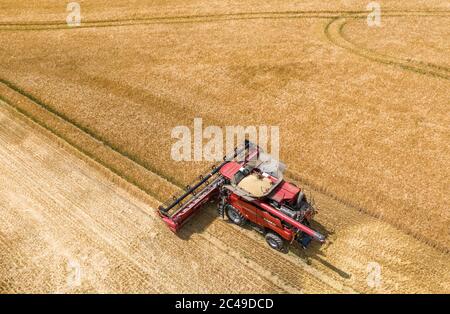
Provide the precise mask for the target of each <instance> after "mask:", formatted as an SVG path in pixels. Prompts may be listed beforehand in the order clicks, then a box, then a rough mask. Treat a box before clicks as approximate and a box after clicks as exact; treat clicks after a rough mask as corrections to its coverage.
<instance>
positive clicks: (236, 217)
mask: <svg viewBox="0 0 450 314" xmlns="http://www.w3.org/2000/svg"><path fill="white" fill-rule="evenodd" d="M225 213H226V214H227V217H228V219H230V220H231V222H233V223H234V224H236V225H238V226H242V225H244V224H245V222H246V219H245V217H244V216H243V215H242V214H241V213H240V212H239V211H238V210H237V209H236V208H234V207H233V206H231V205H229V204H228V205H226V207H225Z"/></svg>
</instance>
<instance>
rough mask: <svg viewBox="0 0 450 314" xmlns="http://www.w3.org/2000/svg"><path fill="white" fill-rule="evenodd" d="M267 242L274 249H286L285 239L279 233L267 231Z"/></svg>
mask: <svg viewBox="0 0 450 314" xmlns="http://www.w3.org/2000/svg"><path fill="white" fill-rule="evenodd" d="M266 241H267V244H268V245H269V246H270V247H271V248H272V249H274V250H277V251H281V252H282V251H284V240H283V238H281V237H280V236H279V235H278V234H276V233H273V232H267V234H266Z"/></svg>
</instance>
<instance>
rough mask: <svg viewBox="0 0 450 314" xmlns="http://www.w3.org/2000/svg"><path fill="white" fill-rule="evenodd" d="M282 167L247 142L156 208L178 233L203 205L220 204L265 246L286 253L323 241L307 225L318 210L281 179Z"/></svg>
mask: <svg viewBox="0 0 450 314" xmlns="http://www.w3.org/2000/svg"><path fill="white" fill-rule="evenodd" d="M283 171H284V165H283V164H282V163H280V162H278V161H277V160H274V159H272V158H271V157H270V156H269V155H268V154H266V153H264V152H263V151H262V149H261V148H260V147H258V146H256V145H255V144H253V143H251V142H249V141H245V143H244V144H243V145H241V146H239V147H236V148H235V150H234V153H233V154H232V156H228V157H227V156H225V157H224V161H223V162H222V163H221V164H220V165H219V166H215V167H213V168H212V171H211V172H210V173H208V174H207V175H205V176H200V177H199V179H198V181H197V182H196V183H195V184H194V185H193V186H187V187H186V191H185V192H183V193H182V194H181V195H178V196H174V197H173V198H171V199H169V200H168V201H167V202H165V203H164V204H162V205H161V206H159V208H158V211H159V214H160V216H161V217H162V219H163V220H164V222H165V223H166V224H167V225H168V226H169V228H170V230H172V231H173V232H177V231H178V230H179V229H180V228H181V227H182V226H183V224H185V223H186V221H188V219H189V218H191V217H192V216H193V215H194V214H195V213H196V212H197V211H198V210H199V209H200V208H201V207H202V206H203V205H204V204H205V203H206V202H208V201H214V200H218V211H219V215H221V216H222V217H224V214H226V216H227V217H228V219H229V220H230V221H231V222H233V223H235V224H237V225H239V226H242V225H244V224H246V223H249V222H250V223H252V225H253V226H255V227H257V229H258V230H260V231H262V232H263V233H264V234H265V238H266V241H267V243H268V244H269V246H270V247H271V248H273V249H276V250H279V251H284V250H285V248H286V245H285V244H286V243H292V242H293V241H297V242H298V243H299V244H300V245H301V246H302V247H303V248H306V247H307V246H308V244H309V243H310V242H311V240H313V239H315V240H317V241H319V242H321V243H323V242H324V241H325V237H324V236H323V235H322V234H320V233H318V232H317V231H314V230H313V229H311V227H310V222H311V220H312V218H313V217H314V215H315V213H316V210H315V208H314V207H313V206H312V205H311V204H310V202H308V200H307V199H306V197H305V195H304V193H303V192H302V191H301V189H300V188H298V187H297V186H295V185H294V184H292V183H289V182H286V181H284V180H283Z"/></svg>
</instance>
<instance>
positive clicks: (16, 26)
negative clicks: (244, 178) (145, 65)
mask: <svg viewBox="0 0 450 314" xmlns="http://www.w3.org/2000/svg"><path fill="white" fill-rule="evenodd" d="M446 13H448V12H441V11H439V12H432V11H430V12H420V11H404V12H398V11H395V12H394V11H392V12H389V13H388V14H392V15H390V16H407V15H411V16H430V15H433V16H448V15H445V14H446ZM365 14H366V13H365V12H359V11H311V12H265V13H239V14H221V15H198V16H181V17H151V18H145V19H130V20H127V19H124V20H109V21H89V22H86V23H84V25H82V26H81V27H77V28H76V29H79V28H96V27H120V26H131V25H148V24H155V23H166V24H171V23H205V22H217V21H229V20H240V19H241V20H244V19H247V20H250V19H289V18H325V19H331V22H330V23H329V24H328V25H327V27H326V29H325V33H326V34H327V36H328V38H329V39H330V41H331V42H332V43H333V44H335V45H337V46H339V47H341V48H344V49H346V50H348V51H350V52H352V53H355V54H358V55H361V56H363V57H366V58H368V59H370V60H372V61H376V62H379V63H383V64H389V65H397V66H400V67H401V68H403V69H405V70H411V71H414V72H418V73H421V74H426V75H432V76H434V77H438V78H444V79H448V77H447V76H445V75H446V74H445V73H446V72H448V69H440V68H436V66H434V65H430V64H425V65H423V64H422V65H421V63H419V62H417V61H411V60H409V61H405V60H401V59H398V58H394V57H389V56H383V55H380V54H377V53H375V52H371V51H368V50H366V49H364V48H362V47H357V46H356V45H354V44H352V43H351V42H350V41H349V40H348V39H347V38H345V37H344V36H343V34H342V29H343V28H344V26H345V23H346V20H345V18H365V16H366V15H365ZM68 29H70V28H69V27H67V26H66V24H65V23H55V22H52V23H46V22H35V23H27V24H20V23H3V24H0V31H46V30H68ZM71 30H74V29H71ZM0 83H1V84H2V85H3V86H4V87H7V88H8V89H10V90H12V91H14V93H17V94H20V95H21V96H22V97H24V98H26V99H28V101H30V102H31V103H33V106H37V107H40V108H41V109H43V110H44V111H47V112H48V114H49V115H50V116H53V117H52V118H53V119H57V120H60V121H62V122H64V123H68V124H70V125H71V126H72V127H74V128H75V129H76V130H77V132H81V133H84V134H86V135H87V136H88V137H90V138H91V139H92V140H93V141H94V142H99V143H101V144H102V145H105V146H106V147H107V149H108V150H110V151H111V152H112V153H114V154H117V155H118V156H120V157H121V158H125V159H128V160H130V161H131V162H132V163H134V164H136V166H137V167H138V168H140V169H141V170H146V171H148V172H150V173H153V175H155V176H158V177H160V179H161V180H162V181H161V182H162V183H163V184H167V185H171V188H176V186H179V185H178V184H177V183H176V182H170V180H167V178H164V177H163V176H162V174H160V173H158V170H157V169H154V168H153V167H149V165H146V164H145V163H143V162H142V161H140V160H138V159H136V158H134V157H133V156H129V155H128V154H127V152H125V151H123V150H120V149H119V148H117V147H115V146H114V144H113V143H108V142H107V141H105V140H104V139H103V138H102V137H101V136H99V135H98V134H95V133H93V132H91V131H90V130H88V129H85V128H82V127H80V126H79V125H77V124H76V123H75V122H74V121H72V120H71V119H70V118H69V117H65V116H63V115H62V114H60V113H59V112H57V111H55V110H52V109H51V108H50V107H49V106H47V105H46V104H45V103H43V102H41V101H40V100H38V99H37V98H36V97H34V96H33V95H31V94H29V93H27V92H25V91H24V90H22V89H21V88H20V87H19V86H17V85H15V84H14V83H12V82H10V81H8V80H5V79H0ZM0 98H1V99H3V100H5V101H7V103H8V104H9V105H11V106H13V107H15V108H16V109H18V110H19V111H21V112H22V113H24V114H26V115H27V116H29V117H30V118H32V119H33V120H34V121H35V122H37V123H39V124H40V125H41V126H44V127H45V128H47V129H48V130H50V131H52V132H53V133H55V134H56V135H57V136H58V137H61V138H62V139H64V140H66V141H67V142H69V143H70V144H71V145H73V146H74V147H76V148H77V149H78V150H79V151H81V152H82V153H84V154H86V155H87V156H89V157H91V158H93V159H94V160H96V161H97V162H100V163H102V165H103V166H105V167H107V168H109V169H110V170H112V171H113V172H115V173H116V174H118V175H119V176H122V177H124V178H125V179H126V180H127V181H129V182H130V183H132V184H134V185H136V186H138V187H140V188H141V189H142V186H140V185H139V182H137V181H135V180H133V179H132V178H130V177H127V176H123V173H121V172H120V170H117V169H115V168H114V167H113V168H111V165H109V164H108V162H102V160H99V158H98V157H97V156H95V152H94V153H93V152H90V151H86V150H85V149H84V148H83V147H82V146H81V145H80V144H79V143H77V142H76V141H74V140H72V139H69V138H67V137H66V136H65V135H64V134H62V133H59V132H58V130H55V128H54V126H52V124H51V123H48V124H47V122H46V121H45V119H38V118H36V117H34V116H33V114H30V113H29V112H27V110H26V109H24V108H23V107H19V106H17V105H16V104H15V102H14V101H11V99H10V98H9V97H6V98H8V99H6V98H5V97H0ZM146 192H147V193H148V194H150V195H151V196H155V195H154V194H153V193H152V191H149V190H146ZM321 192H323V191H321ZM325 194H326V193H325ZM328 196H331V197H332V198H335V199H337V200H339V199H338V198H337V197H336V196H334V195H328ZM328 202H330V203H332V201H330V200H328ZM333 206H334V205H333ZM350 212H352V213H353V212H354V211H353V210H351V209H350V210H348V212H346V213H340V214H338V216H340V217H341V218H342V219H348V218H349V215H347V214H349V213H350ZM350 216H351V217H350V219H351V220H349V221H347V223H355V224H358V221H360V220H366V218H361V216H360V215H359V214H356V213H353V214H351V215H350ZM200 219H202V220H205V221H208V220H209V218H208V216H207V215H206V216H202V217H201V218H200ZM352 219H355V220H353V221H352ZM368 219H369V220H370V218H368ZM161 226H162V224H161ZM162 227H164V226H162ZM190 228H192V227H190ZM108 230H109V231H108V232H110V231H111V230H112V229H108ZM105 234H106V233H105ZM218 234H219V235H220V236H218ZM199 237H202V238H203V239H204V240H205V239H206V240H207V241H208V242H210V243H211V244H212V245H213V246H214V247H216V248H219V249H221V250H222V251H223V252H224V253H225V255H231V256H232V257H233V258H234V259H236V260H237V261H239V262H240V263H241V264H249V265H250V266H251V268H252V269H253V270H254V271H255V272H256V273H258V274H259V275H260V276H262V277H263V278H266V279H267V280H269V281H271V282H272V284H273V285H274V287H278V289H280V290H282V291H291V292H295V291H302V292H308V291H310V290H309V289H304V288H303V287H304V285H305V282H306V283H307V284H311V286H313V287H315V289H316V291H330V292H339V291H340V292H343V291H345V292H353V291H354V290H353V289H352V288H350V287H349V286H348V285H349V284H350V283H349V282H348V279H349V278H348V277H347V278H346V276H343V275H342V274H341V275H336V273H339V271H338V272H336V269H335V270H332V268H333V267H332V266H333V265H331V264H329V262H327V261H326V260H325V261H323V260H322V261H321V264H322V266H321V265H320V264H315V265H314V267H312V266H309V265H308V264H307V263H305V262H304V261H302V260H301V259H298V258H297V257H295V256H292V255H287V256H283V255H281V256H280V255H279V254H277V253H274V252H272V251H270V250H268V249H267V248H266V247H265V246H264V245H262V246H261V245H259V244H258V245H256V247H255V241H254V237H255V236H254V233H253V231H250V232H247V231H241V230H238V229H236V228H234V226H230V225H227V224H224V223H222V222H218V223H213V224H211V227H210V228H209V229H207V230H206V231H204V232H202V233H201V235H200V236H199ZM236 238H238V239H239V241H238V242H239V244H238V245H236V247H235V246H233V247H232V248H231V247H230V245H229V244H228V241H231V242H234V243H235V242H236V241H235V239H236ZM334 241H339V239H334ZM260 242H262V241H261V240H260ZM418 247H420V245H419V246H418ZM248 251H255V252H256V254H254V255H255V256H256V257H257V258H251V257H250V256H249V255H248ZM321 254H323V252H322V253H321ZM387 254H388V255H389V254H395V253H387ZM261 256H263V257H264V258H259V257H261ZM145 258H150V256H146V257H145ZM249 258H250V259H249ZM315 258H318V259H320V257H315ZM266 261H268V263H269V264H270V265H272V266H273V265H276V264H279V263H280V261H282V262H283V264H284V265H286V267H287V269H288V270H289V271H286V272H282V273H280V274H276V271H275V272H274V271H273V270H272V273H275V274H270V273H267V271H268V270H267V269H266V267H265V266H266V264H265V263H266ZM327 263H328V264H329V265H328V266H327V267H323V265H326V264H327ZM330 265H331V266H330ZM317 266H319V267H318V268H317ZM297 267H301V268H302V269H303V270H304V271H305V272H306V273H307V275H306V277H305V275H301V274H295V275H293V273H295V272H296V271H297V269H296V268H297ZM343 272H344V273H345V271H343ZM162 290H164V289H162ZM356 290H358V291H364V290H365V289H364V288H361V287H358V288H357V289H356Z"/></svg>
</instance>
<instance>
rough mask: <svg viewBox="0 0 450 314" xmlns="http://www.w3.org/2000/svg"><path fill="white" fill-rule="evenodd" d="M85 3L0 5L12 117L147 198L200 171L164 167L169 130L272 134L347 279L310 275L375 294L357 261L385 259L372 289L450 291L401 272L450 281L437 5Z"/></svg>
mask: <svg viewBox="0 0 450 314" xmlns="http://www.w3.org/2000/svg"><path fill="white" fill-rule="evenodd" d="M79 3H80V5H81V8H82V16H83V19H82V24H81V26H80V27H77V28H70V27H68V26H67V25H66V23H65V17H66V15H67V12H66V11H65V6H61V4H60V3H59V2H58V1H50V0H46V1H39V2H38V1H19V2H17V1H10V0H8V1H3V2H2V4H0V22H1V23H0V41H1V43H2V46H1V49H0V99H1V100H2V101H3V102H4V103H5V104H7V106H9V107H12V108H15V109H16V110H18V111H19V112H21V114H23V115H25V116H27V117H28V118H31V119H32V120H34V122H37V124H39V125H41V126H43V127H45V128H46V129H47V130H49V131H50V132H52V133H53V134H54V135H56V136H58V137H60V138H62V139H63V140H64V141H66V142H67V143H69V144H70V145H72V146H74V147H75V148H76V149H77V150H78V151H80V152H81V153H82V154H83V155H84V156H87V157H89V158H91V159H93V160H95V161H96V162H97V163H98V165H101V166H102V167H106V168H107V169H109V171H112V172H113V173H114V175H115V176H116V175H117V176H120V177H121V178H122V179H125V181H126V182H129V183H131V184H132V185H134V186H137V187H138V188H139V189H141V190H143V191H145V192H146V194H147V195H149V196H150V197H152V198H154V199H156V200H158V201H163V200H164V199H165V198H166V197H167V196H169V195H170V194H171V193H173V192H175V191H178V190H179V189H180V187H182V186H184V185H185V184H187V183H189V182H190V181H191V180H192V179H193V178H194V177H195V176H196V175H198V174H200V173H201V172H202V171H203V170H204V169H205V167H207V166H209V164H208V163H204V162H176V161H174V160H172V159H171V158H170V149H171V146H172V144H173V143H174V140H173V139H172V138H171V137H170V134H171V130H172V129H173V128H174V127H176V126H179V125H187V126H189V127H192V125H193V119H194V118H196V117H198V118H202V119H203V124H204V125H206V126H207V125H217V126H220V127H224V126H227V125H243V126H246V125H269V126H270V125H276V126H279V128H280V132H281V133H280V140H281V156H280V157H281V159H282V160H283V161H284V162H285V163H286V164H287V165H288V172H287V177H288V178H290V179H292V180H295V181H297V182H299V184H301V185H306V187H307V189H308V190H311V191H312V192H313V193H314V194H315V195H317V199H318V204H319V207H320V208H321V211H320V214H319V216H321V218H318V219H319V222H320V224H321V225H323V226H324V228H325V229H329V230H333V232H335V234H334V235H333V236H332V238H333V240H334V242H333V244H331V245H330V246H329V247H328V248H326V256H327V258H328V259H330V260H331V261H333V264H334V263H336V264H338V265H339V268H344V269H345V268H347V267H348V268H349V269H351V271H350V272H351V273H352V274H353V277H351V276H350V277H351V278H353V279H349V278H347V277H346V276H342V272H341V273H340V275H339V272H338V273H337V274H336V272H331V271H330V270H329V269H328V268H329V267H328V268H327V267H326V266H325V264H326V263H325V262H323V260H322V261H320V259H319V261H318V260H316V261H315V262H313V267H312V270H310V271H311V272H313V273H315V272H319V273H320V272H324V273H325V274H327V276H331V277H332V281H333V282H334V281H337V282H338V283H339V284H336V283H334V284H332V285H329V286H331V287H334V291H335V292H338V291H342V289H337V288H336V287H337V286H336V285H338V286H339V287H341V288H342V287H343V286H345V287H350V288H351V289H353V290H355V291H359V292H371V291H372V290H370V289H368V288H367V287H366V286H365V281H364V275H363V274H364V271H365V267H366V265H365V263H367V262H369V261H371V260H377V259H379V260H380V261H381V263H382V265H383V267H386V269H387V272H388V275H387V276H388V278H390V280H391V281H390V282H389V283H386V286H385V287H384V289H385V290H383V291H381V292H394V291H398V292H423V291H432V292H443V291H444V292H448V291H449V287H448V284H445V283H440V282H439V280H438V278H439V277H440V276H442V274H443V273H442V272H437V273H435V274H433V275H432V277H433V278H435V279H433V280H432V281H431V283H430V284H429V285H428V286H426V287H423V288H421V287H419V286H418V282H420V281H421V280H422V279H423V278H422V277H423V276H425V277H426V276H427V273H426V272H423V271H421V270H420V269H419V268H416V266H413V265H412V264H414V263H419V265H422V263H423V261H424V260H427V261H429V264H430V265H435V266H437V265H441V266H440V269H442V270H443V271H444V273H445V271H447V275H448V266H447V268H446V267H445V266H442V265H446V262H447V261H448V253H449V251H450V227H449V226H450V196H449V193H448V191H449V190H450V180H449V178H450V145H449V143H450V130H449V125H450V115H449V109H450V82H449V81H450V59H449V56H450V54H449V53H448V52H449V51H450V41H449V38H450V37H449V35H450V33H449V28H448V25H449V24H450V7H449V6H448V5H445V3H442V2H441V1H394V2H392V3H389V5H387V4H386V5H385V6H384V5H383V8H382V12H383V13H382V26H381V27H368V26H367V23H366V17H367V12H366V5H367V2H365V1H336V2H333V3H332V4H323V3H319V2H317V1H304V2H301V3H299V2H295V1H274V0H272V1H269V0H265V1H245V2H242V1H208V2H206V1H204V0H198V1H175V2H173V3H171V2H166V1H161V2H159V1H152V4H145V5H144V4H138V3H129V2H128V1H118V0H115V1H79ZM202 219H207V218H205V217H203V218H202ZM192 228H194V227H192ZM208 228H209V230H210V232H211V233H212V234H216V233H217V234H218V233H221V232H222V233H223V231H222V230H223V229H222V228H225V227H223V226H222V225H221V224H220V223H217V224H215V223H214V224H212V225H211V226H210V227H208ZM226 228H229V226H227V227H226ZM0 230H1V229H0ZM235 232H237V233H236V236H237V237H243V235H242V234H245V236H246V237H248V236H250V237H252V235H250V234H251V233H249V235H247V233H246V231H242V232H241V231H235ZM240 232H241V233H242V234H241V233H240ZM207 237H209V236H207ZM375 239H380V241H381V243H380V242H375ZM5 241H6V242H7V241H8V239H6V240H5ZM215 241H216V240H212V243H213V245H215V244H217V243H216V242H215ZM244 242H245V241H244ZM218 245H219V244H218ZM249 245H250V244H249ZM219 246H220V245H219ZM374 246H378V249H377V250H375V252H377V253H378V254H376V255H375V256H369V255H370V254H369V251H370V248H371V247H374ZM235 249H236V250H238V249H237V248H235ZM418 251H420V252H421V253H420V254H417V252H418ZM395 252H397V253H398V260H395V258H394V257H395V255H396V254H397V253H395ZM399 252H400V253H399ZM236 254H237V253H236ZM239 254H243V253H239ZM261 254H266V253H261ZM267 254H272V253H267ZM424 255H426V256H428V257H427V258H425V257H424ZM431 257H433V258H432V259H429V258H431ZM274 258H276V259H277V258H288V259H291V261H292V258H293V256H291V255H289V257H274ZM419 260H420V261H421V262H419ZM292 263H293V265H297V264H296V262H293V261H292ZM434 268H435V269H437V268H438V267H434ZM425 269H427V270H429V271H430V269H431V268H430V267H425ZM396 271H398V272H400V274H396ZM261 272H262V271H261ZM435 272H436V271H435ZM406 273H408V274H409V275H405V274H406ZM402 276H406V277H404V278H406V279H405V280H404V282H403V283H401V282H402V280H401V279H399V278H402ZM319 277H320V275H319ZM315 278H316V277H315ZM354 278H357V279H354ZM316 279H317V278H316ZM316 279H315V280H316ZM281 280H282V281H283V282H284V283H287V282H288V279H285V280H284V279H281ZM325 281H326V280H325ZM300 282H301V279H299V282H298V284H299V285H300ZM399 282H400V284H399ZM342 285H343V286H342ZM302 286H303V285H302ZM313 286H314V285H313ZM294 287H295V284H294ZM96 289H97V288H96ZM251 289H252V288H249V290H251ZM321 289H322V288H320V287H317V288H314V289H312V290H310V291H308V292H326V291H327V290H326V289H325V288H323V291H322V290H321ZM19 290H20V289H19ZM86 290H89V288H88V287H86ZM94 290H95V289H94ZM144 290H145V289H144ZM219 290H220V289H219ZM269 290H270V289H269ZM375 292H376V291H375Z"/></svg>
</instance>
